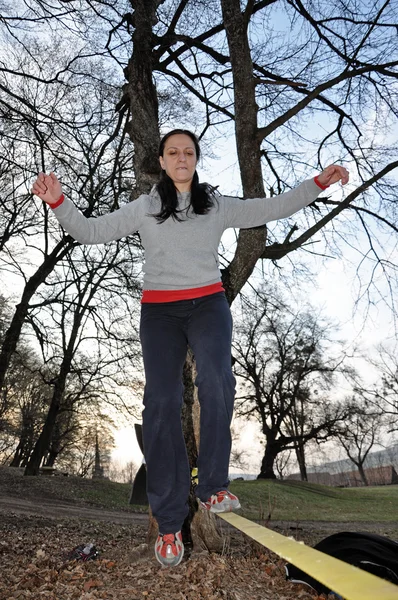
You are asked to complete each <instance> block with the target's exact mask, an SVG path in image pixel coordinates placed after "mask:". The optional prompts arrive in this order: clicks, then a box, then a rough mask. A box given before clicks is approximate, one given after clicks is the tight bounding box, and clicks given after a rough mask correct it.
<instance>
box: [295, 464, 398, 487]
mask: <svg viewBox="0 0 398 600" xmlns="http://www.w3.org/2000/svg"><path fill="white" fill-rule="evenodd" d="M351 465H352V463H351ZM364 471H365V476H366V479H367V482H368V484H369V485H394V484H398V473H397V471H396V470H395V468H394V467H393V466H392V465H388V466H386V467H373V468H370V469H364ZM307 476H308V482H309V483H319V484H321V485H329V486H332V487H361V486H363V485H364V483H363V481H362V479H361V476H360V474H359V471H358V470H357V469H356V470H354V471H343V472H341V473H328V472H326V471H320V472H316V473H308V474H307ZM286 479H293V480H300V479H301V477H300V473H292V475H289V476H288V477H286Z"/></svg>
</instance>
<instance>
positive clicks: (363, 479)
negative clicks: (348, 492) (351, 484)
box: [357, 463, 369, 486]
mask: <svg viewBox="0 0 398 600" xmlns="http://www.w3.org/2000/svg"><path fill="white" fill-rule="evenodd" d="M357 466H358V471H359V474H360V476H361V479H362V482H363V485H366V486H368V485H369V482H368V479H367V477H366V474H365V469H364V468H363V463H359V464H358V465H357Z"/></svg>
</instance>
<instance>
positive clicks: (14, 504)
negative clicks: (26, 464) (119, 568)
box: [0, 493, 148, 525]
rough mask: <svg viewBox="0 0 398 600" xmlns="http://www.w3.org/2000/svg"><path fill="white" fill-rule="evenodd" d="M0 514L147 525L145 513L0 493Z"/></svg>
mask: <svg viewBox="0 0 398 600" xmlns="http://www.w3.org/2000/svg"><path fill="white" fill-rule="evenodd" d="M0 513H13V514H24V515H37V516H41V517H50V518H58V519H65V518H76V519H86V520H90V521H106V522H108V523H118V524H119V525H131V524H132V523H137V522H139V523H143V524H144V523H147V522H148V515H147V514H145V513H130V512H123V511H116V510H106V509H102V508H96V507H91V506H80V505H78V504H74V503H72V502H65V501H60V500H44V499H43V498H38V499H36V500H33V499H24V498H16V497H13V496H5V495H1V493H0Z"/></svg>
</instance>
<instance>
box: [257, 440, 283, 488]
mask: <svg viewBox="0 0 398 600" xmlns="http://www.w3.org/2000/svg"><path fill="white" fill-rule="evenodd" d="M279 452H280V446H279V445H278V444H276V443H275V442H274V441H273V440H270V439H267V443H266V446H265V450H264V456H263V460H262V461H261V469H260V473H259V474H258V475H257V479H276V475H275V471H274V463H275V459H276V457H277V456H278V453H279Z"/></svg>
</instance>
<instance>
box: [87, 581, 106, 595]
mask: <svg viewBox="0 0 398 600" xmlns="http://www.w3.org/2000/svg"><path fill="white" fill-rule="evenodd" d="M103 585H104V584H103V583H102V581H100V580H99V579H89V580H88V581H85V583H84V585H83V589H84V591H85V592H89V591H90V590H91V588H97V587H101V586H103Z"/></svg>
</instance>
